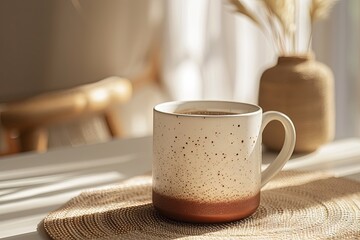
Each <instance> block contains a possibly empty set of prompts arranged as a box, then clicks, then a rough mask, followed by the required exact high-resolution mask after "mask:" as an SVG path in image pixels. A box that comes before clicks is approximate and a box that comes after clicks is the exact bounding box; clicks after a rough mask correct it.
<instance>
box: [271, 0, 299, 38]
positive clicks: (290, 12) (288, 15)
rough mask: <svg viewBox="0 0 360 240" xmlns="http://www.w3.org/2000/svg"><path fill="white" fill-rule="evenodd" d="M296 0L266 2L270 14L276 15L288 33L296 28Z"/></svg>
mask: <svg viewBox="0 0 360 240" xmlns="http://www.w3.org/2000/svg"><path fill="white" fill-rule="evenodd" d="M294 1H295V0H264V3H265V5H266V7H267V8H268V10H269V12H270V14H274V15H275V16H276V17H277V18H278V20H279V21H280V24H281V26H282V28H283V29H284V30H285V32H286V33H290V32H291V31H293V28H294V18H295V4H294Z"/></svg>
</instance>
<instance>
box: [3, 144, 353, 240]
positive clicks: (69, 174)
mask: <svg viewBox="0 0 360 240" xmlns="http://www.w3.org/2000/svg"><path fill="white" fill-rule="evenodd" d="M274 156H275V155H274V154H270V153H265V154H264V157H263V158H264V160H263V163H264V165H263V166H264V167H265V166H266V165H267V163H268V162H270V160H271V159H273V158H274ZM151 159H152V139H151V137H144V138H135V139H123V140H115V141H111V142H107V143H101V144H95V145H87V146H82V147H74V148H64V149H57V150H52V151H49V152H47V153H43V154H35V153H27V154H21V155H18V156H14V157H3V158H0V238H1V239H44V238H46V237H45V235H44V234H43V233H42V232H41V231H37V225H38V224H39V223H40V222H41V220H42V219H43V218H44V217H45V216H46V215H47V213H48V212H49V211H52V210H54V209H56V208H58V207H60V206H61V205H63V204H64V203H65V202H66V201H68V200H69V199H71V198H72V197H74V196H77V195H78V194H79V193H80V192H81V191H83V190H84V189H86V188H94V187H101V186H104V185H108V184H111V183H117V182H120V181H122V180H124V179H127V178H130V177H133V176H136V175H139V174H143V173H145V172H149V171H150V170H151ZM284 169H287V170H292V169H302V170H328V171H331V172H333V173H334V174H335V175H336V176H339V177H348V178H352V179H355V180H358V181H360V139H345V140H340V141H336V142H333V143H330V144H328V145H326V146H324V147H322V148H321V149H319V150H318V151H316V152H314V153H311V154H307V155H302V156H293V158H292V159H291V160H290V161H289V162H288V163H287V164H286V165H285V167H284Z"/></svg>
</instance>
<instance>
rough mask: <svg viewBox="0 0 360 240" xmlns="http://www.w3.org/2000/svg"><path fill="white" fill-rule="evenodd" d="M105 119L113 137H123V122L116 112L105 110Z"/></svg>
mask: <svg viewBox="0 0 360 240" xmlns="http://www.w3.org/2000/svg"><path fill="white" fill-rule="evenodd" d="M104 119H105V122H106V124H107V126H108V129H109V132H110V135H111V136H112V137H122V136H123V135H124V133H123V130H122V129H121V126H120V125H121V123H120V122H119V119H117V118H116V117H115V114H114V113H113V112H112V111H107V112H105V114H104Z"/></svg>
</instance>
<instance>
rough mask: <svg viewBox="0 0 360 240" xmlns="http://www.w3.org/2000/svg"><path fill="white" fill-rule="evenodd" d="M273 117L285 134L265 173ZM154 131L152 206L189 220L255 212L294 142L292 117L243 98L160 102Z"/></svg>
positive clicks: (215, 219)
mask: <svg viewBox="0 0 360 240" xmlns="http://www.w3.org/2000/svg"><path fill="white" fill-rule="evenodd" d="M272 120H277V121H280V122H281V123H282V124H283V126H284V129H285V133H286V134H285V135H286V138H285V142H284V146H283V149H282V150H281V152H280V153H279V155H278V157H277V158H276V159H275V160H274V162H272V163H271V164H270V166H269V167H268V168H267V169H265V170H264V171H263V172H261V161H262V156H261V153H262V151H261V134H262V131H263V129H264V128H265V126H266V125H267V124H268V123H269V122H270V121H272ZM153 131H154V136H153V144H154V148H153V151H154V159H153V190H152V200H153V205H154V207H155V209H156V210H158V211H159V212H160V213H161V214H163V215H165V216H167V217H169V218H171V219H175V220H180V221H186V222H198V223H214V222H228V221H233V220H238V219H242V218H245V217H247V216H250V215H251V214H253V213H254V212H255V211H256V209H257V208H258V206H259V204H260V189H261V187H263V186H264V185H265V184H266V183H267V182H268V181H269V180H270V179H271V178H272V177H273V176H274V175H275V174H276V173H278V172H279V171H280V170H281V168H282V167H283V166H284V164H285V163H286V162H287V160H288V159H289V158H290V156H291V154H292V152H293V149H294V145H295V129H294V126H293V124H292V122H291V120H290V119H289V118H288V117H287V116H285V115H284V114H282V113H279V112H266V113H262V109H261V108H260V107H258V106H256V105H251V104H246V103H239V102H226V101H182V102H168V103H162V104H159V105H157V106H155V108H154V129H153Z"/></svg>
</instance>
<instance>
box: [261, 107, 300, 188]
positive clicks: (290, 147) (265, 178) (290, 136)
mask: <svg viewBox="0 0 360 240" xmlns="http://www.w3.org/2000/svg"><path fill="white" fill-rule="evenodd" d="M273 120H277V121H279V122H280V123H281V124H282V125H283V126H284V129H285V141H284V145H283V147H282V149H281V151H280V153H279V155H278V156H277V157H276V158H275V160H274V161H273V162H272V163H271V164H270V165H269V166H268V167H267V168H266V169H265V170H264V171H262V172H261V187H263V186H265V184H267V183H268V182H269V181H270V179H271V178H272V177H274V176H275V175H276V174H277V173H278V172H280V170H281V169H282V168H283V167H284V165H285V163H286V162H287V161H288V160H289V159H290V157H291V154H292V152H293V151H294V147H295V141H296V133H295V127H294V124H293V123H292V122H291V120H290V118H289V117H288V116H286V115H285V114H283V113H280V112H276V111H269V112H265V113H263V120H262V125H261V134H262V133H263V131H264V129H265V127H266V125H267V124H268V123H269V122H271V121H273Z"/></svg>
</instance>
